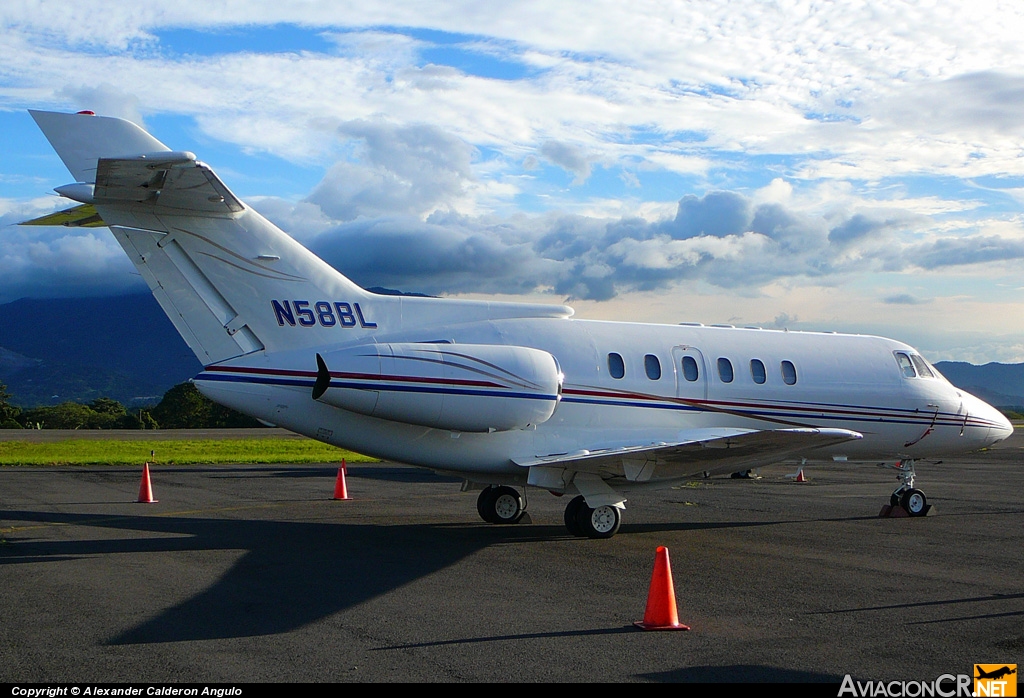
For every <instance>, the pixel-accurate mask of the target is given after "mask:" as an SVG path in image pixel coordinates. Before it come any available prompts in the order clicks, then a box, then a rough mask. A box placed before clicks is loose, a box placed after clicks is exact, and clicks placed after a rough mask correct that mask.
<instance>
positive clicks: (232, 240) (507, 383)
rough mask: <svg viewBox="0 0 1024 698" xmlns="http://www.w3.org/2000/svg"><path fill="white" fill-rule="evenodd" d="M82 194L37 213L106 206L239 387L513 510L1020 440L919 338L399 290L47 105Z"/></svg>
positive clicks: (142, 143)
mask: <svg viewBox="0 0 1024 698" xmlns="http://www.w3.org/2000/svg"><path fill="white" fill-rule="evenodd" d="M32 116H33V118H34V119H35V121H36V123H37V124H38V125H39V127H40V128H41V129H42V131H43V133H44V134H45V135H46V137H47V138H48V139H49V141H50V143H51V144H52V145H53V147H54V149H55V150H56V151H57V153H58V155H60V157H61V159H62V160H63V161H64V164H65V165H67V167H68V169H69V170H70V171H71V174H72V175H73V176H74V178H75V182H74V183H72V184H68V185H65V186H61V187H58V188H57V189H56V191H57V192H58V193H59V194H61V195H62V196H65V197H67V198H69V199H72V200H74V201H77V202H79V203H80V204H81V205H79V206H76V207H74V208H72V209H69V210H67V211H63V212H60V213H57V214H52V215H50V216H45V217H43V218H40V219H36V220H34V221H29V222H28V223H30V224H42V225H52V224H63V225H70V226H77V225H90V226H107V227H109V228H110V230H111V232H112V233H113V234H114V237H115V238H117V241H118V242H119V243H120V244H121V246H122V247H123V248H124V250H125V252H126V253H127V254H128V256H129V257H130V258H131V260H132V262H134V263H135V266H136V267H137V268H138V270H139V273H140V274H141V275H142V278H144V279H145V280H146V282H147V283H148V284H149V287H150V289H151V290H152V291H153V295H154V296H156V299H157V301H159V303H160V305H161V307H162V308H163V310H164V312H166V313H167V316H168V317H169V318H170V319H171V322H173V323H174V326H175V327H176V328H177V330H178V332H180V333H181V336H182V337H184V339H185V341H186V342H187V343H188V345H189V347H191V349H192V351H194V352H195V354H196V356H198V357H199V360H200V361H201V362H202V364H203V365H204V366H205V368H204V370H203V371H202V372H201V373H200V374H199V375H198V376H196V378H195V379H194V380H195V384H196V386H197V387H198V388H199V390H200V391H202V392H203V393H204V394H205V395H207V396H209V397H210V398H211V399H213V400H215V401H216V402H219V403H221V404H223V405H227V406H228V407H232V408H234V409H236V410H239V411H241V412H244V413H246V414H249V415H252V416H253V417H256V418H258V419H260V420H263V421H265V422H268V423H272V424H277V425H280V426H283V427H286V428H288V429H291V430H292V431H295V432H298V433H301V434H305V435H307V436H310V437H312V438H315V439H319V440H321V441H324V442H326V443H330V444H334V445H336V446H341V447H345V448H349V449H353V450H355V451H359V452H361V453H366V454H371V455H374V456H378V457H380V458H385V459H389V460H395V461H400V462H404V463H410V464H414V465H418V466H423V467H426V468H431V469H433V470H436V471H439V472H444V473H454V474H457V475H459V476H461V477H462V478H464V481H465V483H466V484H465V487H466V488H467V489H470V488H474V487H482V488H483V489H482V491H481V493H480V496H479V499H478V500H477V508H478V510H479V513H480V516H481V517H482V518H483V519H484V520H485V521H488V522H492V523H515V522H517V521H519V520H520V518H521V517H522V516H523V513H524V506H525V504H524V499H523V497H522V495H521V494H520V493H519V491H518V490H516V489H515V488H514V487H513V486H514V485H518V486H522V487H524V491H525V487H526V486H532V487H534V488H537V489H543V490H548V491H550V492H552V493H554V494H556V495H562V494H570V495H576V496H575V497H574V498H573V499H571V501H570V502H569V503H568V506H567V507H566V509H565V524H566V527H567V528H568V530H569V531H570V532H571V533H573V534H574V535H578V536H589V537H593V538H609V537H611V536H613V535H614V534H615V533H616V531H617V530H618V528H619V524H620V520H621V510H622V509H624V504H625V501H626V496H627V495H628V494H629V493H630V492H632V491H634V490H639V489H643V488H655V487H670V486H672V485H675V484H678V483H680V482H684V481H686V480H688V479H692V478H695V477H701V476H708V475H714V474H723V473H732V472H737V471H743V470H747V469H750V468H756V467H758V466H762V465H767V464H770V463H776V462H781V461H785V460H804V459H811V460H827V461H828V460H834V461H862V462H863V461H874V462H879V461H881V462H885V463H889V464H893V467H896V468H897V472H898V477H899V479H900V486H899V487H898V488H897V489H896V491H895V492H893V494H892V496H891V504H892V506H897V505H899V506H902V507H904V508H905V509H906V510H907V511H908V512H909V513H910V514H911V515H922V514H924V513H925V512H926V511H927V508H928V505H927V501H926V498H925V495H924V494H923V493H922V492H921V491H920V490H918V489H916V488H915V487H914V477H915V469H914V462H915V460H916V459H921V458H932V457H936V456H943V455H947V454H950V453H955V452H962V451H970V450H974V449H978V448H982V447H984V446H989V445H991V444H993V443H995V442H997V441H1000V440H1002V439H1005V438H1006V437H1007V436H1009V435H1010V433H1011V432H1012V427H1011V426H1010V424H1009V423H1008V422H1007V420H1006V419H1005V418H1004V417H1003V416H1002V415H1001V414H1000V413H999V412H997V411H996V410H995V409H993V408H992V407H990V406H989V405H987V404H985V403H984V402H982V401H981V400H979V399H977V398H975V397H973V396H971V395H969V394H967V393H965V392H963V391H961V390H958V389H957V388H955V387H954V386H952V385H950V384H949V383H948V382H947V381H946V380H945V379H944V378H943V377H942V376H941V375H939V373H938V372H937V371H936V370H935V369H934V368H933V367H932V366H931V365H930V364H929V363H928V362H927V361H925V360H924V359H923V358H922V357H921V356H920V355H919V354H918V353H917V352H916V351H915V350H914V349H912V348H911V347H909V346H907V345H906V344H902V343H900V342H896V341H893V340H890V339H883V338H881V337H869V336H860V335H844V334H832V333H813V332H785V331H772V330H763V329H758V328H734V327H730V326H711V327H705V326H702V325H699V324H696V323H693V324H689V323H687V324H684V325H645V324H632V323H629V324H627V323H620V322H594V321H585V320H573V319H571V316H572V314H573V311H572V309H571V308H568V307H565V306H543V305H532V304H523V303H491V302H484V301H467V300H452V299H437V298H419V297H399V296H382V295H377V294H374V293H370V292H368V291H365V290H363V289H362V288H360V287H359V286H357V285H356V284H354V283H352V282H351V281H349V280H348V279H347V278H345V277H344V276H342V275H341V274H340V273H338V272H337V271H336V270H335V269H333V268H332V267H330V266H329V265H327V264H326V263H325V262H323V261H322V260H320V259H319V258H317V257H316V256H315V255H313V254H312V253H311V252H310V251H309V250H307V249H305V248H304V247H303V246H302V245H300V244H299V243H298V242H296V241H295V240H293V239H292V238H291V237H289V236H288V235H286V234H285V233H283V232H282V231H281V230H279V229H278V228H277V227H276V226H274V225H273V224H272V223H270V222H269V221H267V220H266V219H265V218H263V217H262V216H261V215H260V214H258V213H257V212H256V211H254V210H252V209H251V208H249V207H248V206H246V205H245V204H244V203H242V202H241V201H240V200H239V199H238V198H237V197H235V196H234V195H233V194H232V193H231V191H230V190H229V189H228V188H227V187H226V186H225V185H224V184H223V182H221V180H220V179H219V178H218V177H217V176H216V175H215V174H214V173H213V171H212V170H211V169H210V168H209V167H208V166H206V165H205V164H203V163H202V162H200V161H198V160H197V159H196V156H195V155H194V154H193V153H190V152H182V151H172V150H170V149H169V148H168V147H167V146H165V145H164V144H163V143H161V142H160V141H158V140H156V139H155V138H153V137H152V136H151V135H149V134H148V133H146V132H145V131H143V130H142V129H141V128H139V127H138V126H136V125H134V124H132V123H130V122H128V121H123V120H120V119H114V118H105V117H98V116H95V115H92V113H91V112H83V113H79V114H60V113H51V112H37V111H33V112H32Z"/></svg>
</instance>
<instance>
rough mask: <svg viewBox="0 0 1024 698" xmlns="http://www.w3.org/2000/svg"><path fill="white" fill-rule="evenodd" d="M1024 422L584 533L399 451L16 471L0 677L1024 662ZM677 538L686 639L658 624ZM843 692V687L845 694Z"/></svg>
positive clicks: (798, 674) (470, 676)
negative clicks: (902, 463)
mask: <svg viewBox="0 0 1024 698" xmlns="http://www.w3.org/2000/svg"><path fill="white" fill-rule="evenodd" d="M1022 448H1024V435H1017V436H1014V437H1012V438H1011V439H1010V440H1009V441H1008V442H1006V443H1004V444H1001V445H1000V447H997V448H996V449H993V450H990V451H986V452H979V453H974V454H969V455H967V456H963V457H958V458H953V459H947V460H946V461H945V462H943V463H940V464H934V465H933V464H927V463H921V464H919V466H918V486H919V487H920V488H921V489H923V490H924V491H925V492H926V494H927V495H928V498H929V502H930V503H932V504H933V505H934V506H935V508H936V514H935V515H934V516H928V517H924V518H917V519H880V518H877V513H878V510H879V508H880V507H881V505H882V504H883V503H885V502H887V501H888V496H889V492H890V491H891V490H892V489H893V488H894V487H895V485H896V482H895V478H894V475H893V473H892V472H891V471H887V470H882V469H880V468H878V467H875V466H871V465H838V464H837V465H829V466H821V467H817V466H815V467H810V468H808V469H807V474H808V476H809V477H810V479H811V481H810V482H808V483H805V484H798V483H795V482H793V480H792V479H791V478H786V477H784V476H785V474H786V473H787V472H792V470H793V468H790V467H784V466H776V467H771V468H763V469H761V471H760V474H761V475H762V478H761V479H759V480H731V479H728V478H725V479H717V478H716V479H711V480H704V481H699V482H694V483H690V485H688V486H684V487H680V488H677V489H671V490H666V491H660V492H651V493H645V494H642V495H637V496H634V497H632V498H631V499H630V501H629V503H628V505H627V511H626V512H625V516H624V523H623V525H622V529H621V531H620V532H619V534H618V535H617V536H616V537H615V538H613V539H611V540H606V541H597V540H588V539H580V538H573V537H571V536H570V535H568V534H567V532H566V531H565V529H564V527H563V525H562V510H563V508H564V506H565V504H566V503H567V499H566V498H561V499H559V498H556V497H553V496H551V495H550V494H548V493H547V492H537V491H530V493H529V512H530V516H531V518H532V523H520V524H518V525H515V526H508V527H500V526H494V525H490V524H485V523H483V522H482V521H480V520H479V519H478V516H477V513H476V505H475V502H476V493H468V492H467V493H461V492H460V491H459V483H458V482H457V481H455V480H452V479H448V478H442V477H438V476H436V475H434V474H432V473H430V472H429V471H423V470H418V469H414V468H409V467H405V466H399V465H394V464H379V465H359V466H353V467H351V468H349V477H348V489H349V493H350V495H351V496H352V500H351V501H332V500H331V496H332V494H333V488H334V482H335V475H336V472H337V471H336V468H337V466H336V465H335V464H326V465H313V466H310V465H292V466H177V467H160V466H157V467H154V469H153V473H152V480H153V489H154V492H155V495H156V497H157V499H159V503H156V504H137V503H134V500H135V498H136V496H137V494H138V489H139V478H140V473H141V471H140V469H139V468H120V467H87V468H83V467H65V468H0V682H252V681H312V682H344V681H487V682H523V681H533V682H538V681H544V682H552V681H559V682H567V681H573V682H575V681H579V682H606V681H653V682H667V681H731V682H743V681H786V682H799V681H808V682H832V683H838V682H839V681H841V680H842V678H843V676H844V675H846V674H851V675H852V676H854V677H855V678H859V679H861V680H869V679H870V680H876V681H877V680H884V681H896V680H899V681H919V680H920V681H931V680H934V679H935V678H937V677H938V676H939V675H941V674H946V673H949V674H968V673H971V671H972V669H973V666H972V665H973V664H974V663H1021V660H1022V659H1024V525H1022V524H1024V504H1022V502H1021V493H1022V492H1024V451H1022ZM658 546H666V547H668V549H669V551H670V555H671V563H672V571H673V574H674V580H675V590H676V601H677V605H678V608H679V615H680V619H681V620H682V622H684V623H687V624H689V625H690V626H692V628H693V629H692V630H691V631H689V632H643V631H640V630H637V629H636V628H634V627H633V621H636V620H640V619H641V618H642V617H643V614H644V608H645V603H646V598H647V591H648V585H649V583H650V579H651V572H652V569H653V565H654V555H655V549H656V548H657V547H658ZM833 695H834V693H833Z"/></svg>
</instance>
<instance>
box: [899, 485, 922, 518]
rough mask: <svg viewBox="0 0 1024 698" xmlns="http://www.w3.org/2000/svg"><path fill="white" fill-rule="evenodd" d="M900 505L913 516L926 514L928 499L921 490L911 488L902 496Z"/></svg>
mask: <svg viewBox="0 0 1024 698" xmlns="http://www.w3.org/2000/svg"><path fill="white" fill-rule="evenodd" d="M900 505H901V506H902V507H903V508H904V509H906V510H907V513H908V514H910V515H911V516H924V514H925V512H926V511H927V510H928V500H927V499H926V498H925V496H924V492H922V491H921V490H915V489H909V490H907V491H906V492H904V493H903V496H902V497H900Z"/></svg>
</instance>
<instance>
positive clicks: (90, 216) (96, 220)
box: [18, 204, 106, 228]
mask: <svg viewBox="0 0 1024 698" xmlns="http://www.w3.org/2000/svg"><path fill="white" fill-rule="evenodd" d="M18 225H63V226H67V227H68V228H102V227H103V226H105V225H106V223H104V222H103V219H102V218H100V214H99V213H97V212H96V209H95V208H93V207H92V206H91V205H90V204H82V205H81V206H73V207H72V208H66V209H64V210H63V211H57V212H56V213H48V214H47V215H45V216H40V217H39V218H33V219H32V220H30V221H23V222H21V223H18Z"/></svg>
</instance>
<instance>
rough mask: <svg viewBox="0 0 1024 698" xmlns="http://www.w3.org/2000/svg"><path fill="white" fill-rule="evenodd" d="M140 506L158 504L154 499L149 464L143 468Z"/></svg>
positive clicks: (140, 485)
mask: <svg viewBox="0 0 1024 698" xmlns="http://www.w3.org/2000/svg"><path fill="white" fill-rule="evenodd" d="M138 501H139V504H156V503H157V501H158V500H156V499H153V483H152V482H150V481H149V463H146V465H144V466H143V467H142V482H141V483H139V500H138Z"/></svg>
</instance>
